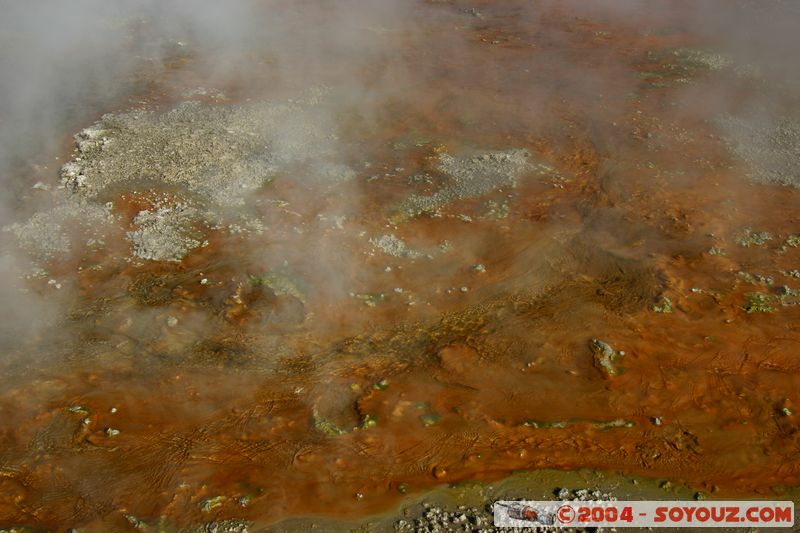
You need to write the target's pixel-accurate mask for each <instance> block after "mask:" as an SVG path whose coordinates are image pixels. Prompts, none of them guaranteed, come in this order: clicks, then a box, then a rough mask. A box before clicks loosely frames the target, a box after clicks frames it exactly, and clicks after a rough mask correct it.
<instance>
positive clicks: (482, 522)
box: [394, 489, 616, 533]
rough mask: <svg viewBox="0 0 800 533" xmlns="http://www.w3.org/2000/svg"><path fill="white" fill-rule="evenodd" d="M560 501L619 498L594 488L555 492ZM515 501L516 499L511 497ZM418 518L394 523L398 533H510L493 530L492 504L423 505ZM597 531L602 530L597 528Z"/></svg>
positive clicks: (535, 529)
mask: <svg viewBox="0 0 800 533" xmlns="http://www.w3.org/2000/svg"><path fill="white" fill-rule="evenodd" d="M554 495H555V497H556V499H557V500H560V501H613V500H615V499H616V498H615V497H613V496H612V495H611V494H609V493H606V492H602V491H599V490H592V489H574V490H571V489H557V490H555V491H554ZM508 499H514V498H508ZM411 514H412V516H415V518H406V519H402V520H398V521H396V522H395V524H394V530H395V531H396V532H412V531H413V532H423V533H444V532H464V533H466V532H487V533H488V532H494V531H509V529H508V528H496V527H494V515H493V513H492V505H491V504H488V505H486V506H485V507H482V508H479V507H466V506H463V505H462V506H458V507H456V508H445V507H438V506H432V505H430V504H428V503H423V504H421V505H420V508H419V509H415V510H414V512H412V513H411ZM594 530H595V531H599V530H601V528H595V529H594ZM514 531H522V532H544V531H553V529H552V528H548V527H526V528H516V529H514ZM560 531H578V530H576V529H560Z"/></svg>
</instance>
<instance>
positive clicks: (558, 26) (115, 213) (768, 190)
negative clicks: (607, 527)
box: [0, 1, 800, 531]
mask: <svg viewBox="0 0 800 533" xmlns="http://www.w3.org/2000/svg"><path fill="white" fill-rule="evenodd" d="M420 9H423V7H421V8H420ZM424 9H427V10H430V13H431V17H430V18H429V19H425V20H427V21H428V22H427V23H426V22H420V23H419V24H418V25H417V26H415V27H414V28H413V29H412V30H409V29H408V28H405V29H404V31H406V32H408V34H406V33H404V34H403V35H404V37H403V39H402V43H403V48H402V53H403V54H408V55H414V54H416V56H415V57H417V58H418V59H416V60H415V62H414V64H415V65H417V66H418V72H416V73H415V77H414V79H413V83H411V82H409V83H408V84H405V85H404V82H403V80H402V79H399V80H397V82H396V83H397V86H396V92H394V93H392V95H391V97H387V101H386V102H385V103H384V105H382V106H380V108H379V109H381V111H380V112H379V113H371V114H369V115H367V114H365V113H361V112H360V108H359V105H360V104H359V102H353V101H352V100H351V99H348V97H347V94H348V88H347V87H340V86H339V85H337V81H340V80H337V78H336V75H335V68H334V66H335V65H334V66H331V67H330V69H331V73H330V75H329V76H327V77H326V76H325V75H323V76H321V78H320V79H319V80H317V81H318V82H319V83H318V84H317V85H314V86H302V87H300V86H293V85H292V84H291V83H287V84H284V85H281V84H279V83H275V84H274V85H269V84H267V83H265V84H264V85H266V86H269V87H270V88H271V90H270V91H267V92H268V94H264V92H265V91H261V92H260V93H259V94H258V95H257V96H256V95H254V94H251V93H250V92H248V91H247V90H245V89H243V88H242V87H240V86H239V85H237V83H235V82H231V83H230V84H229V85H228V86H221V87H219V89H218V92H217V89H214V90H213V91H209V90H206V89H197V86H198V85H197V80H196V79H195V78H193V76H192V68H193V63H192V61H191V57H190V56H189V57H188V58H183V59H182V60H181V61H179V62H177V63H176V64H171V65H168V68H167V69H166V70H165V71H160V72H159V73H158V77H156V78H155V79H154V80H151V83H150V84H149V85H148V88H147V90H145V91H142V92H141V94H138V93H137V95H136V96H135V99H134V98H132V99H131V101H130V102H122V103H120V104H119V106H118V107H117V108H109V109H102V110H97V112H96V114H95V117H94V119H92V120H90V121H87V122H86V123H85V124H83V125H82V126H81V127H82V128H86V129H82V130H80V129H76V130H75V131H79V132H78V133H77V135H76V136H75V138H74V139H71V138H70V137H71V136H72V134H73V133H75V131H73V132H69V134H66V133H65V138H66V139H67V140H66V141H65V146H66V145H69V148H65V152H64V154H62V156H63V158H62V160H63V161H66V164H65V165H64V166H63V167H62V168H61V170H60V171H56V170H52V169H51V170H52V171H51V172H50V173H49V174H48V173H45V175H46V176H47V179H49V181H47V182H46V187H44V189H46V190H43V188H42V187H38V188H36V189H32V192H31V195H34V194H35V195H36V198H38V200H37V202H38V204H37V208H36V209H35V210H33V212H29V213H24V212H23V213H21V214H20V217H19V220H18V222H16V223H15V224H13V225H10V226H9V227H8V228H6V229H7V231H5V232H4V233H3V238H4V239H6V242H7V246H8V247H9V248H10V247H13V248H14V249H15V250H17V251H18V253H19V254H23V255H24V256H25V257H26V258H27V259H28V260H29V261H30V264H25V265H22V266H20V267H19V269H20V270H19V276H20V277H21V279H24V280H25V288H26V290H27V291H28V292H27V293H26V294H28V295H33V296H36V297H39V298H41V299H43V301H45V302H46V303H47V305H46V307H45V308H46V309H47V310H48V313H47V314H48V316H50V315H52V322H51V325H50V326H49V327H47V328H46V329H44V330H35V331H34V332H33V333H31V334H30V335H27V336H23V335H16V334H13V332H12V334H9V335H5V336H4V337H3V348H4V351H5V357H4V358H3V359H2V369H0V371H1V372H2V375H3V376H4V379H3V380H2V382H1V383H0V392H1V393H2V394H1V395H0V527H11V526H20V527H21V526H29V527H31V528H45V529H46V528H51V529H59V530H60V529H66V528H69V527H79V528H81V531H128V530H135V529H136V528H138V529H142V530H167V531H172V530H178V529H179V528H196V527H202V528H203V529H201V530H202V531H239V530H244V529H243V528H247V527H250V528H260V527H277V528H279V529H280V528H283V530H305V528H306V527H308V526H309V522H307V521H305V520H307V518H308V517H309V516H312V517H320V520H322V521H323V522H324V520H335V521H337V522H336V524H338V525H336V526H335V527H336V528H337V529H339V528H347V527H350V525H352V526H353V527H354V528H357V527H362V526H363V527H366V526H364V522H363V520H365V517H371V516H385V513H387V512H390V513H394V511H393V510H397V509H398V505H400V502H401V501H404V499H407V498H411V499H412V500H413V501H414V502H419V501H420V498H422V496H420V495H422V494H424V493H425V492H426V491H429V490H431V489H434V488H436V487H441V486H446V485H449V484H458V483H463V482H479V481H493V480H497V479H501V478H503V477H505V476H507V475H509V474H510V473H512V472H515V471H535V470H540V469H556V470H576V469H581V468H590V469H598V470H602V471H609V472H623V473H624V474H626V475H642V476H647V477H649V478H652V479H654V480H656V481H654V482H653V483H659V482H661V481H663V480H671V481H670V483H675V484H677V485H680V486H684V484H685V486H686V487H688V488H686V493H687V494H689V495H694V494H695V493H696V492H697V491H701V492H703V493H704V494H706V495H708V496H709V497H720V498H733V497H757V496H758V497H763V498H768V497H769V498H771V497H777V496H781V495H783V496H784V497H788V496H787V494H791V493H789V492H787V491H789V490H790V488H791V487H794V486H797V485H798V483H800V454H798V450H799V449H800V440H799V439H800V433H798V423H800V422H799V420H798V418H797V417H798V415H797V414H796V412H797V409H798V406H797V402H798V401H800V398H798V397H797V394H798V390H800V381H799V380H800V378H799V377H798V370H800V363H799V362H798V352H797V350H798V346H800V332H798V324H800V322H798V319H800V309H798V306H797V304H798V302H800V220H798V218H799V217H798V210H797V207H798V205H800V191H799V190H798V189H797V188H796V185H797V183H800V181H798V180H800V166H798V159H797V157H796V155H797V154H798V153H800V141H798V136H797V128H796V126H793V125H792V124H795V122H793V120H794V119H793V118H792V117H790V116H788V115H787V119H786V120H787V122H785V123H783V124H781V125H778V126H775V127H776V128H777V129H776V130H773V129H770V128H771V127H773V126H774V125H772V126H764V127H763V128H761V129H759V128H756V127H755V126H753V124H752V123H751V122H748V123H746V124H745V125H742V123H741V122H740V121H739V120H738V119H736V118H735V112H736V109H735V106H733V107H732V108H731V109H719V108H718V107H719V106H704V105H701V104H698V102H697V95H699V94H701V93H702V92H703V90H704V88H707V87H710V86H718V85H720V84H721V85H724V86H726V87H728V88H729V91H730V94H732V95H734V96H735V97H741V98H745V97H746V96H747V95H750V94H753V93H759V92H760V91H761V92H763V91H767V90H769V91H776V93H775V94H774V95H772V93H770V94H771V95H772V96H771V97H772V98H774V101H776V102H781V103H783V104H785V105H786V106H787V107H786V108H787V109H792V106H791V104H792V103H793V102H794V101H795V100H794V99H795V98H796V95H795V94H792V93H791V92H790V91H789V92H781V89H780V88H777V89H776V88H775V87H772V86H769V87H767V86H766V85H765V84H764V82H763V81H762V80H760V78H759V76H758V73H757V72H754V71H753V69H752V68H748V65H746V64H740V63H737V62H736V61H735V60H733V59H729V58H726V57H720V56H717V55H714V53H713V51H708V50H709V48H708V47H710V46H713V43H711V44H709V43H703V42H698V39H697V37H696V36H695V35H693V34H691V33H689V32H686V31H683V30H680V29H676V28H674V27H657V26H653V27H650V26H648V24H654V23H653V22H652V21H634V23H631V24H626V23H622V22H620V21H609V20H605V19H603V18H602V17H601V18H598V19H596V20H595V19H591V18H585V17H577V16H574V15H573V14H572V13H571V12H569V10H562V9H559V8H558V7H557V6H553V5H551V4H547V5H543V6H542V11H541V13H540V14H539V15H538V17H540V18H537V24H535V25H530V26H529V25H528V22H527V21H528V18H527V17H526V16H521V15H524V14H527V13H528V11H527V10H528V9H530V8H529V7H528V6H527V4H525V5H523V3H522V2H514V1H507V2H505V1H504V2H493V3H488V2H478V3H474V5H473V4H467V3H464V2H433V1H431V2H428V3H425V4H424ZM542 20H543V21H544V23H542ZM442 28H448V30H447V31H449V32H455V33H456V34H457V35H458V38H459V42H462V43H463V45H464V46H465V47H466V48H465V50H466V52H465V53H461V54H459V55H457V56H454V57H451V56H449V55H448V51H449V44H448V43H449V41H448V40H447V39H446V38H445V37H443V30H442ZM359 31H363V32H376V31H377V32H383V31H385V32H391V31H393V29H392V28H379V29H377V30H376V29H375V28H361V29H360V30H359ZM444 33H446V32H444ZM372 61H373V63H371V64H370V65H369V68H365V69H364V73H363V74H364V76H365V78H367V79H371V78H370V76H373V75H375V72H376V71H377V72H380V71H381V68H382V67H384V66H385V65H384V62H385V63H387V64H388V63H391V61H392V57H391V56H388V57H383V56H378V57H376V58H374V59H373V60H372ZM262 68H263V69H264V72H261V71H257V72H256V73H255V74H254V76H259V75H263V76H264V77H265V79H269V73H270V70H269V68H267V67H264V66H262ZM370 69H373V70H370ZM587 80H591V82H587ZM532 87H535V88H536V90H535V91H533V92H532V91H531V88H532ZM567 88H568V89H569V90H567ZM178 89H180V90H178ZM210 95H213V96H210ZM735 99H736V98H734V97H732V100H735ZM134 102H135V103H134ZM787 113H788V111H787ZM732 117H734V118H732ZM740 126H741V127H740ZM776 132H777V133H776ZM73 148H74V150H73ZM37 179H42V178H41V177H40V176H39V177H37ZM42 198H45V200H42ZM23 211H24V210H23ZM4 305H5V306H8V307H9V308H11V307H13V306H14V298H12V297H8V298H7V301H4ZM2 331H3V332H4V333H5V328H3V329H2ZM620 479H626V480H629V479H630V478H620ZM528 481H530V483H529V484H528V485H524V486H525V487H526V488H525V489H524V490H523V488H515V489H514V490H510V489H509V490H508V491H505V492H503V495H511V494H512V493H516V494H518V495H519V496H520V497H522V496H525V495H528V494H533V493H534V492H535V491H534V489H531V488H530V487H532V486H533V487H538V488H536V489H535V490H542V486H544V490H546V491H548V492H549V494H550V496H549V497H554V496H553V495H552V492H550V491H552V490H553V489H554V488H557V487H558V485H555V486H554V484H553V483H549V482H548V481H547V480H544V481H543V480H537V479H531V480H528ZM626 482H628V481H626ZM597 486H598V484H597V483H587V484H577V483H576V484H572V485H570V486H569V488H570V489H572V488H575V489H578V488H589V489H591V490H594V489H595V488H596V487H597ZM603 490H607V489H603ZM608 490H610V489H608ZM681 490H683V489H681ZM531 491H534V492H531ZM662 492H663V491H662ZM482 494H483V496H481V497H480V498H474V501H472V502H470V503H465V502H460V503H456V504H455V505H456V507H455V508H453V507H452V506H451V507H450V508H449V509H450V510H449V511H448V512H453V513H455V512H456V511H458V508H457V505H465V506H467V507H469V508H474V509H475V511H474V513H473V515H476V516H477V515H478V514H481V513H483V515H485V513H484V512H483V509H484V507H485V504H486V503H488V502H480V501H478V500H480V499H481V498H484V497H485V498H486V499H491V498H492V497H493V495H496V494H498V493H494V492H492V493H491V495H487V494H488V493H482ZM640 494H642V495H648V494H650V493H647V492H646V491H643V492H641V493H640ZM664 497H667V496H664ZM442 505H444V504H442ZM422 512H423V511H421V510H420V511H419V512H417V511H414V510H412V511H409V514H410V516H409V517H406V518H405V519H406V520H407V522H408V523H410V524H413V523H414V522H413V521H414V520H415V519H424V520H427V519H431V520H433V519H436V520H439V519H440V518H441V516H438V515H437V516H432V517H427V518H424V517H423V518H420V517H421V516H422V514H421V513H422ZM382 514H383V515H382ZM454 516H455V515H454ZM486 516H488V515H486ZM486 516H484V518H486ZM452 518H453V517H451V516H448V518H447V519H448V520H450V519H452ZM399 519H400V518H399V515H397V514H392V516H391V517H390V518H388V519H385V520H383V519H380V520H383V521H382V522H381V521H380V520H378V519H376V520H377V522H376V524H373V525H374V528H376V530H384V529H383V528H389V530H391V529H393V528H395V527H396V528H398V530H400V531H405V530H409V529H403V528H404V527H405V526H403V525H398V524H397V520H399ZM292 520H301V521H300V522H292ZM311 520H313V519H311ZM459 520H460V518H459ZM321 523H322V522H321ZM332 523H333V522H332ZM203 524H205V525H203ZM359 524H360V525H359ZM420 524H422V523H420ZM420 524H417V526H418V527H422V526H423V525H424V524H422V525H420ZM451 525H452V524H451ZM417 526H409V527H417ZM331 527H334V526H333V525H332V526H331ZM214 528H217V529H214Z"/></svg>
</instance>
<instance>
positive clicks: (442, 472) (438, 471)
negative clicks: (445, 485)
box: [433, 466, 447, 479]
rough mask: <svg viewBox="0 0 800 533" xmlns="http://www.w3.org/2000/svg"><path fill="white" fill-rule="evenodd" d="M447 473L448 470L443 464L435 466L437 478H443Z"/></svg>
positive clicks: (434, 472) (434, 473)
mask: <svg viewBox="0 0 800 533" xmlns="http://www.w3.org/2000/svg"><path fill="white" fill-rule="evenodd" d="M446 475H447V470H445V468H444V467H442V466H436V467H434V468H433V477H435V478H436V479H442V478H443V477H444V476H446Z"/></svg>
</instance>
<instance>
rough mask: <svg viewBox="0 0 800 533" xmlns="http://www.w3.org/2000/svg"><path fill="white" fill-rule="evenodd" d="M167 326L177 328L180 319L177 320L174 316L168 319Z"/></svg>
mask: <svg viewBox="0 0 800 533" xmlns="http://www.w3.org/2000/svg"><path fill="white" fill-rule="evenodd" d="M167 325H168V326H169V327H171V328H174V327H175V326H177V325H178V319H177V318H175V317H174V316H171V317H169V318H167Z"/></svg>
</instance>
